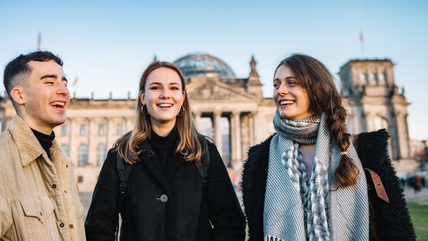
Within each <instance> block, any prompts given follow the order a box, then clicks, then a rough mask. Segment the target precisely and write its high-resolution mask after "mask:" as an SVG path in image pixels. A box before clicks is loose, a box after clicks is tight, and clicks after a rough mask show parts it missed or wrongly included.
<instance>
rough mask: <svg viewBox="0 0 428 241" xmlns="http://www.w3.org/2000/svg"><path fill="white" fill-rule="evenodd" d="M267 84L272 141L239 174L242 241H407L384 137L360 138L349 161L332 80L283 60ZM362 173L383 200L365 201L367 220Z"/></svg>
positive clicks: (303, 58) (313, 66)
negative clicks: (376, 180)
mask: <svg viewBox="0 0 428 241" xmlns="http://www.w3.org/2000/svg"><path fill="white" fill-rule="evenodd" d="M272 84H273V88H274V90H273V101H274V103H275V105H276V107H277V110H276V112H275V116H274V118H273V126H274V128H275V130H276V132H277V133H276V134H274V135H272V136H271V137H269V138H268V139H267V140H266V141H264V142H263V143H261V144H259V145H256V146H253V147H252V148H251V149H250V150H249V153H248V160H247V161H246V163H245V164H244V170H243V179H242V193H243V202H244V207H245V213H246V217H247V220H248V227H249V237H250V239H249V240H250V241H258V240H267V241H271V240H275V241H289V240H293V241H306V240H340V241H351V240H358V241H365V240H374V239H375V237H376V238H380V239H376V240H415V233H414V230H413V226H412V223H411V221H410V217H409V213H408V211H407V208H406V203H405V200H404V198H403V197H402V195H401V194H402V192H403V189H402V188H401V186H400V183H399V181H398V179H397V177H396V176H395V171H394V169H393V168H392V166H391V162H390V160H389V157H388V154H387V153H388V152H387V146H388V144H387V143H388V138H389V135H388V133H387V132H386V131H385V130H380V131H378V132H374V133H362V134H360V135H359V136H358V139H357V140H356V144H358V154H357V150H356V147H355V146H354V144H353V142H352V138H351V130H350V129H349V126H348V124H347V122H346V110H345V108H344V107H343V106H342V97H341V95H340V94H339V93H338V91H337V87H336V85H335V83H334V81H333V76H332V75H331V74H330V72H329V71H328V69H327V68H326V67H325V66H324V64H322V63H321V62H320V61H318V60H316V59H315V58H313V57H310V56H307V55H302V54H294V55H291V56H290V57H288V58H285V59H284V60H282V61H281V62H280V63H279V65H278V66H277V68H276V70H275V72H274V78H273V81H272ZM359 156H360V157H359ZM360 159H361V160H360ZM363 166H364V167H368V168H370V169H372V170H374V171H375V172H378V174H379V175H380V176H381V178H382V181H383V182H384V183H383V184H384V186H385V189H386V192H387V193H388V196H389V201H390V204H388V203H386V202H385V201H384V200H382V199H380V198H379V197H377V196H376V197H374V198H373V199H370V201H371V205H372V207H373V209H374V214H375V216H374V215H372V214H371V213H370V208H369V194H368V190H367V182H366V176H365V172H364V169H363ZM372 189H373V190H374V188H372ZM371 218H372V220H371ZM370 224H372V226H370Z"/></svg>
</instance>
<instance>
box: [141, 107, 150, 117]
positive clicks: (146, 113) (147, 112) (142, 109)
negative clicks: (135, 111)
mask: <svg viewBox="0 0 428 241" xmlns="http://www.w3.org/2000/svg"><path fill="white" fill-rule="evenodd" d="M144 107H146V106H145V105H143V106H141V113H143V114H144V115H148V114H149V111H148V110H147V107H146V112H144Z"/></svg>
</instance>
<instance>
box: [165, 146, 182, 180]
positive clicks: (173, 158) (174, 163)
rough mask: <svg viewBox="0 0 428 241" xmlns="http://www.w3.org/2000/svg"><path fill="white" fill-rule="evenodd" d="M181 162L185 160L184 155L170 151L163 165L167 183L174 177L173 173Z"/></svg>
mask: <svg viewBox="0 0 428 241" xmlns="http://www.w3.org/2000/svg"><path fill="white" fill-rule="evenodd" d="M171 152H174V151H171ZM183 162H185V160H184V156H183V155H182V154H181V153H178V154H176V153H171V155H170V158H169V159H168V163H167V164H166V166H165V176H166V178H167V180H168V183H170V182H171V180H172V178H174V176H175V174H176V173H177V171H178V169H179V168H180V166H181V164H182V163H183Z"/></svg>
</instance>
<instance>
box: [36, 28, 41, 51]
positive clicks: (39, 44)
mask: <svg viewBox="0 0 428 241" xmlns="http://www.w3.org/2000/svg"><path fill="white" fill-rule="evenodd" d="M41 49H42V34H41V33H40V32H39V42H38V47H37V50H38V51H40V50H41Z"/></svg>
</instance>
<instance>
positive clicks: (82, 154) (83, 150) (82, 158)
mask: <svg viewBox="0 0 428 241" xmlns="http://www.w3.org/2000/svg"><path fill="white" fill-rule="evenodd" d="M77 159H78V160H77V165H78V166H79V167H84V166H86V165H88V146H87V145H85V144H82V145H80V146H79V151H78V158H77Z"/></svg>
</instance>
